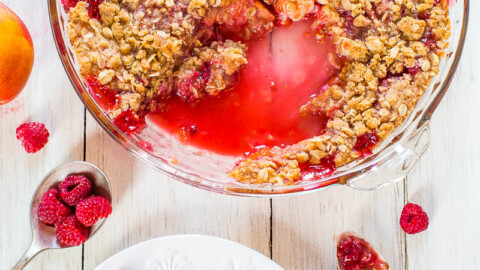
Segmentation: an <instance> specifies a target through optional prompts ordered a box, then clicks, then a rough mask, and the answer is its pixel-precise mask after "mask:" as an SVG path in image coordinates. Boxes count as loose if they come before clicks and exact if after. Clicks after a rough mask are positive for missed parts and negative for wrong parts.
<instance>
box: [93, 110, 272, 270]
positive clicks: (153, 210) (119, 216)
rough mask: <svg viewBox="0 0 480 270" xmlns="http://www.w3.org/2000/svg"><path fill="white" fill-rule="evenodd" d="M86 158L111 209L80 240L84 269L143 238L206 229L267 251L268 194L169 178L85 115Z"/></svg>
mask: <svg viewBox="0 0 480 270" xmlns="http://www.w3.org/2000/svg"><path fill="white" fill-rule="evenodd" d="M86 154H87V156H86V158H87V161H90V162H92V163H94V164H97V165H98V166H100V168H102V169H104V170H105V172H106V174H107V176H108V177H109V178H110V180H111V182H112V187H113V192H114V196H113V213H112V215H111V216H110V218H109V220H108V222H107V223H106V224H105V226H104V227H103V228H102V230H101V231H100V232H99V233H98V235H96V236H95V238H94V239H92V241H91V242H88V243H86V245H85V264H84V267H85V269H93V268H94V267H96V266H97V265H98V264H100V263H101V262H103V261H104V260H105V259H107V258H108V257H110V256H111V255H113V254H115V253H117V252H118V251H120V250H122V249H124V248H127V247H129V246H131V245H134V244H136V243H139V242H141V241H145V240H148V239H152V238H156V237H160V236H166V235H172V234H185V233H186V234H190V233H193V234H206V235H211V236H218V237H222V238H226V239H230V240H233V241H237V242H240V243H242V244H244V245H247V246H249V247H252V248H254V249H256V250H258V251H259V252H261V253H263V254H265V255H266V256H270V246H269V243H270V200H269V199H249V198H238V197H232V196H226V195H219V194H214V193H211V192H207V191H203V190H200V189H197V188H193V187H190V186H187V185H185V184H182V183H179V182H177V181H175V180H173V179H170V178H168V177H166V176H165V175H163V174H162V173H160V172H158V171H155V170H154V169H152V168H150V167H148V166H147V165H146V164H144V163H142V162H141V161H140V160H137V159H135V158H134V157H133V156H131V155H130V154H129V153H128V152H127V151H126V150H124V149H122V148H121V146H120V145H118V144H117V143H116V142H115V141H114V140H113V139H112V138H110V137H109V136H108V135H107V134H106V133H105V132H104V131H103V130H102V129H101V128H100V126H99V125H98V124H97V123H96V122H95V120H93V118H91V117H90V116H88V118H87V152H86Z"/></svg>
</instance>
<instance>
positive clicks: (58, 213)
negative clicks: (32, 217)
mask: <svg viewBox="0 0 480 270" xmlns="http://www.w3.org/2000/svg"><path fill="white" fill-rule="evenodd" d="M71 213H72V209H70V208H69V207H68V206H66V205H64V204H63V203H62V202H61V201H60V197H59V195H58V190H57V189H56V188H50V189H49V190H47V192H45V194H43V196H42V200H41V201H40V204H39V205H38V210H37V214H38V218H39V219H40V221H41V222H43V223H44V224H45V225H49V226H54V225H56V224H57V223H59V222H60V221H62V220H63V219H64V218H65V217H66V216H68V215H69V214H71Z"/></svg>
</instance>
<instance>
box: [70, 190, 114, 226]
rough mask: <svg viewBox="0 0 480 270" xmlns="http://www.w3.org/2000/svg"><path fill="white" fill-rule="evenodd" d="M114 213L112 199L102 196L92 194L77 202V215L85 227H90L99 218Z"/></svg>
mask: <svg viewBox="0 0 480 270" xmlns="http://www.w3.org/2000/svg"><path fill="white" fill-rule="evenodd" d="M111 213H112V205H111V204H110V201H108V200H107V199H105V198H103V197H100V196H90V197H88V198H85V199H83V200H81V201H80V202H79V203H78V204H77V209H76V212H75V215H76V216H77V219H78V221H80V223H82V224H83V225H84V226H85V227H90V226H92V225H93V224H95V223H96V222H97V221H98V220H99V219H101V218H106V217H108V216H109V215H110V214H111Z"/></svg>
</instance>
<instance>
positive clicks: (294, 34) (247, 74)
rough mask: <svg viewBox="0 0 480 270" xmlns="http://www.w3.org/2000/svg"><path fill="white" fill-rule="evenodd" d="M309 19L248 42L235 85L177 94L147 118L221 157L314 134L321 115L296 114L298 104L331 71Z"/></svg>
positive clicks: (325, 46)
mask: <svg viewBox="0 0 480 270" xmlns="http://www.w3.org/2000/svg"><path fill="white" fill-rule="evenodd" d="M310 25H311V23H310V22H296V23H294V24H292V25H291V26H289V27H283V26H282V27H277V28H275V29H274V31H273V32H272V34H271V35H269V36H266V37H264V38H263V39H262V40H256V41H251V42H249V43H247V46H248V51H247V59H248V64H246V65H245V66H244V67H243V69H242V71H241V73H240V76H239V77H240V78H239V82H238V83H237V84H236V86H235V87H234V88H233V89H231V90H229V91H227V92H225V93H222V94H220V96H218V97H207V98H206V99H203V100H201V101H199V102H197V103H186V102H184V101H182V100H180V99H179V98H177V97H172V98H171V99H169V100H167V101H166V104H165V110H164V111H163V112H160V113H150V114H149V115H148V117H147V118H148V120H149V121H151V122H153V123H154V124H156V125H158V126H159V127H161V128H162V129H164V130H166V131H167V132H169V133H172V134H174V135H175V136H177V138H178V139H179V141H181V142H183V143H186V144H189V145H193V146H196V147H199V148H202V149H206V150H209V151H212V152H216V153H219V154H225V155H239V154H242V153H244V152H247V151H251V150H252V149H254V148H255V147H259V146H274V145H282V144H293V143H297V142H299V141H301V140H303V139H307V138H310V137H313V136H315V135H319V134H321V133H322V132H323V130H324V129H325V125H326V122H327V119H326V118H325V117H323V116H319V115H317V116H314V115H309V116H301V115H300V112H299V110H300V107H301V106H302V105H304V104H305V103H307V101H308V100H309V98H310V97H311V96H312V95H314V94H317V93H318V91H319V89H320V87H321V86H322V85H323V84H324V83H325V82H326V81H327V80H328V79H329V78H330V77H331V72H332V69H334V68H333V67H332V66H331V64H330V63H329V61H328V53H330V52H333V51H334V46H333V45H332V44H331V43H330V42H328V41H324V42H323V43H318V42H317V41H316V40H315V37H314V34H313V33H312V32H311V30H310Z"/></svg>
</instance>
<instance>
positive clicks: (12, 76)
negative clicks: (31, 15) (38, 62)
mask: <svg viewBox="0 0 480 270" xmlns="http://www.w3.org/2000/svg"><path fill="white" fill-rule="evenodd" d="M33 56H34V54H33V43H32V38H31V37H30V33H29V32H28V29H27V27H25V24H23V22H22V20H21V19H20V18H19V17H18V16H17V15H16V14H15V13H14V12H13V11H12V10H10V9H9V8H8V7H7V6H5V5H4V4H2V3H0V105H2V104H5V103H8V102H9V101H11V100H13V99H14V98H15V97H16V96H17V95H18V94H20V92H21V91H22V89H23V87H24V86H25V84H26V83H27V80H28V77H29V76H30V72H31V71H32V65H33Z"/></svg>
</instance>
